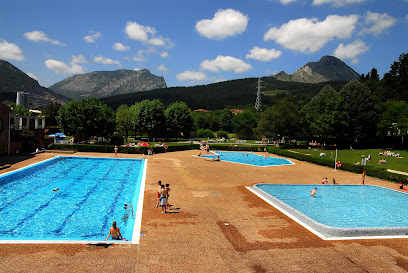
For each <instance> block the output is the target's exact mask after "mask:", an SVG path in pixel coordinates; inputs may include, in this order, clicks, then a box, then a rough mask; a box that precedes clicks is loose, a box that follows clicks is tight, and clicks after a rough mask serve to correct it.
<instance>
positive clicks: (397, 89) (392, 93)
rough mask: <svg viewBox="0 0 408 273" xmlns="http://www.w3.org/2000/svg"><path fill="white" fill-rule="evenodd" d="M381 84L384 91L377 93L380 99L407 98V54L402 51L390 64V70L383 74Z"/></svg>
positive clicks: (403, 99) (397, 99) (400, 99)
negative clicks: (396, 59)
mask: <svg viewBox="0 0 408 273" xmlns="http://www.w3.org/2000/svg"><path fill="white" fill-rule="evenodd" d="M382 86H383V88H384V89H383V91H384V92H382V93H379V94H378V96H379V98H380V100H381V101H388V100H393V101H407V100H408V54H404V53H402V54H401V55H400V56H399V58H398V61H395V62H394V63H393V64H392V65H391V70H390V71H389V72H388V73H386V74H385V75H384V78H383V80H382Z"/></svg>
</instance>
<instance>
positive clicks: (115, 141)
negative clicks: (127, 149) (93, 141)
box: [110, 133, 125, 146]
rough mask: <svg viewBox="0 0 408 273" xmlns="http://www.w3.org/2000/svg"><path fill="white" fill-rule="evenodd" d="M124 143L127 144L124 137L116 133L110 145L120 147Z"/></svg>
mask: <svg viewBox="0 0 408 273" xmlns="http://www.w3.org/2000/svg"><path fill="white" fill-rule="evenodd" d="M124 143H125V142H124V140H123V137H122V135H121V134H119V133H115V134H113V136H112V137H111V140H110V145H117V146H120V145H123V144H124Z"/></svg>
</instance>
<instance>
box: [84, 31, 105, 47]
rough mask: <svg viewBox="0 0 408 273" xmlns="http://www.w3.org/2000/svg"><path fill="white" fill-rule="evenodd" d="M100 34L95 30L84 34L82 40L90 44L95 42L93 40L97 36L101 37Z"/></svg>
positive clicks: (97, 37)
mask: <svg viewBox="0 0 408 273" xmlns="http://www.w3.org/2000/svg"><path fill="white" fill-rule="evenodd" d="M101 37H102V35H101V34H100V33H99V32H95V33H93V34H89V35H86V36H84V40H85V42H87V43H88V44H92V43H95V41H96V40H97V39H99V38H101Z"/></svg>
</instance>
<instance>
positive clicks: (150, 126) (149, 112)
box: [134, 99, 165, 137]
mask: <svg viewBox="0 0 408 273" xmlns="http://www.w3.org/2000/svg"><path fill="white" fill-rule="evenodd" d="M134 122H135V127H136V128H138V129H139V130H140V131H141V132H148V134H149V137H156V136H157V135H158V134H159V133H162V131H163V128H164V127H165V116H164V105H163V103H162V102H161V101H160V100H158V99H155V100H152V101H149V100H143V101H141V102H139V103H138V104H137V105H136V106H135V109H134Z"/></svg>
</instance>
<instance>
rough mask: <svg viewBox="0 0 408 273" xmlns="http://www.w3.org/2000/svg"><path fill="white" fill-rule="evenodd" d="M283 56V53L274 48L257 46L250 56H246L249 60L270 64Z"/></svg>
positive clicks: (250, 52)
mask: <svg viewBox="0 0 408 273" xmlns="http://www.w3.org/2000/svg"><path fill="white" fill-rule="evenodd" d="M281 55H282V51H280V50H276V49H274V48H271V49H267V48H259V47H257V46H255V47H254V48H252V49H251V50H250V51H249V54H247V55H246V58H247V59H255V60H258V61H262V62H269V61H272V60H273V59H277V58H279V57H280V56H281Z"/></svg>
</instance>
